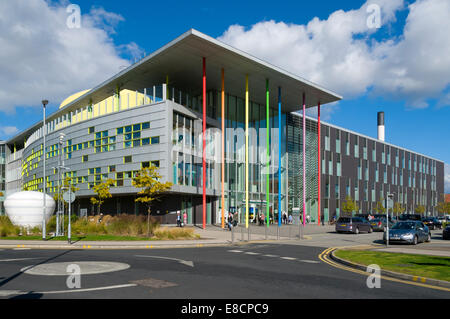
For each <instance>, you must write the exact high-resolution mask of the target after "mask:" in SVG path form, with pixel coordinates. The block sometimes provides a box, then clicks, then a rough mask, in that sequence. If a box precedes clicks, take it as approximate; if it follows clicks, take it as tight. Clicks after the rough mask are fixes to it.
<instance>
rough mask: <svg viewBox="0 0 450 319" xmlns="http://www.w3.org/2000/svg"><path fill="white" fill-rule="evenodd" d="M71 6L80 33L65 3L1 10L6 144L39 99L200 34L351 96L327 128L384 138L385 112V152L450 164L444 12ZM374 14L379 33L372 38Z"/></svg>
mask: <svg viewBox="0 0 450 319" xmlns="http://www.w3.org/2000/svg"><path fill="white" fill-rule="evenodd" d="M72 3H73V4H77V5H79V7H80V9H81V14H82V19H81V29H75V30H69V31H68V30H64V29H63V24H64V22H65V19H66V18H67V16H68V15H69V13H66V11H65V9H66V7H67V5H69V4H70V2H68V1H45V0H18V1H6V3H3V2H2V3H1V4H0V30H2V31H0V43H2V44H3V47H5V44H7V46H6V50H2V51H3V53H1V52H0V60H3V62H0V68H6V69H7V72H1V75H0V139H7V138H9V137H11V136H12V135H13V134H15V133H16V132H18V131H21V130H23V129H25V128H27V127H28V126H29V125H31V124H33V123H35V122H36V121H38V120H40V119H41V109H40V108H39V102H40V100H42V98H44V97H45V98H47V99H49V100H50V106H49V111H50V112H53V111H55V110H56V109H57V107H58V105H59V103H60V102H61V101H62V99H63V98H64V97H65V96H67V95H70V94H71V93H75V92H76V91H78V90H81V89H86V88H89V87H92V86H93V85H96V84H99V83H100V82H101V81H103V80H105V79H106V78H107V77H109V76H111V75H113V74H114V73H116V72H118V71H119V69H120V67H121V66H123V65H127V64H129V63H130V61H132V60H133V58H134V57H136V56H141V55H142V54H144V52H145V53H146V54H149V53H150V52H153V51H155V50H156V49H158V48H160V47H161V46H163V45H165V44H166V43H167V42H169V41H171V40H173V39H174V38H176V37H177V36H179V35H180V34H182V33H183V32H185V31H187V30H188V29H190V28H195V29H197V30H199V31H201V32H203V33H206V34H208V35H209V36H212V37H214V38H219V39H220V40H222V41H225V42H227V43H229V44H230V45H233V46H236V47H238V48H239V49H242V50H244V51H247V52H250V53H252V54H253V55H255V56H257V57H260V58H262V59H264V60H267V61H269V62H271V63H273V64H276V65H278V66H280V67H282V68H285V69H287V70H289V71H291V72H292V73H296V74H298V75H300V76H302V77H304V78H306V79H309V80H311V81H313V82H316V83H318V84H320V85H323V86H324V87H326V88H329V89H332V90H334V91H335V92H336V93H338V94H341V95H343V96H344V99H343V100H342V101H340V102H339V103H338V104H335V105H330V106H328V105H325V106H324V107H323V112H324V113H325V115H324V117H325V120H326V121H328V122H330V123H333V124H335V125H338V126H342V127H345V128H348V129H350V130H353V131H356V132H359V133H362V134H365V135H369V136H372V137H376V134H377V128H376V114H377V112H378V111H384V112H385V113H386V141H387V142H389V143H392V144H396V145H399V146H402V147H405V148H408V149H411V150H414V151H417V152H420V153H423V154H427V155H429V156H432V157H434V158H438V159H441V160H443V161H444V162H446V163H450V125H449V120H450V61H449V58H448V56H449V54H448V52H450V51H449V49H450V39H449V38H448V36H446V35H445V34H447V33H448V30H450V25H449V22H448V21H450V9H449V8H450V6H449V5H448V1H445V0H418V1H412V0H411V1H402V0H378V1H369V2H365V1H345V2H344V1H319V0H317V1H222V2H221V1H179V2H177V1H173V2H170V3H167V2H164V1H140V0H128V1H126V2H125V3H126V5H124V1H118V0H102V1H99V0H97V1H92V0H91V1H87V0H75V1H72ZM372 3H373V4H376V5H378V6H379V7H380V8H381V18H382V25H381V28H378V29H370V30H367V27H366V26H365V25H364V23H365V21H366V19H367V16H368V15H369V14H370V13H368V12H367V10H366V6H367V5H369V4H372ZM2 12H3V13H2ZM2 14H3V24H4V25H3V28H2ZM8 19H11V21H14V22H8ZM12 19H14V20H12ZM17 21H19V22H17ZM6 26H7V27H6ZM27 28H29V30H27ZM440 29H441V30H442V31H441V32H440ZM436 31H437V32H436ZM77 32H78V33H77ZM427 32H428V34H427ZM30 34H32V35H31V36H30ZM442 34H444V35H442ZM18 35H19V36H18ZM29 36H30V38H27V37H29ZM440 36H441V37H442V36H443V38H439V37H440ZM21 37H23V39H22V38H21ZM72 37H73V38H72ZM67 38H70V41H65V40H64V39H67ZM30 39H31V40H30ZM21 40H23V42H22V41H21ZM433 40H435V41H433ZM67 42H70V43H67ZM44 43H45V44H46V45H42V44H44ZM47 43H48V44H47ZM261 43H269V44H271V45H269V46H267V45H262V44H261ZM272 44H273V45H272ZM8 48H9V49H8ZM294 48H295V49H294ZM58 50H59V51H60V52H62V53H61V55H58V54H57V53H55V51H58ZM64 50H66V51H64ZM16 52H17V53H16ZM285 52H289V54H288V57H287V58H283V54H284V53H285ZM420 52H421V53H420ZM445 52H446V53H445ZM81 56H83V58H81ZM83 59H86V60H83ZM55 61H58V62H55ZM86 61H87V62H86ZM343 61H345V63H344V62H343ZM2 63H3V65H2ZM77 72H78V73H77ZM1 87H3V89H2V88H1ZM5 96H8V97H9V98H8V97H5ZM41 97H42V98H41ZM449 183H450V177H449ZM449 191H450V190H449Z"/></svg>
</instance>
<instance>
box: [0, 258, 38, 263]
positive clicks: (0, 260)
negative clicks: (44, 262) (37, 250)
mask: <svg viewBox="0 0 450 319" xmlns="http://www.w3.org/2000/svg"><path fill="white" fill-rule="evenodd" d="M30 259H42V258H16V259H0V262H8V261H22V260H30Z"/></svg>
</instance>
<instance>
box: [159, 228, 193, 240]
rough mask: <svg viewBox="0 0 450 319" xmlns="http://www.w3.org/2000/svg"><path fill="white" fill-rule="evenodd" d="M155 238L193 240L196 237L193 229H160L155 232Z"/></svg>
mask: <svg viewBox="0 0 450 319" xmlns="http://www.w3.org/2000/svg"><path fill="white" fill-rule="evenodd" d="M155 237H156V238H157V239H194V238H198V236H197V235H196V234H195V233H194V228H191V227H185V228H178V227H177V228H174V227H161V228H158V229H157V230H155Z"/></svg>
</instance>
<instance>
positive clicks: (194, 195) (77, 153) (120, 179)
mask: <svg viewBox="0 0 450 319" xmlns="http://www.w3.org/2000/svg"><path fill="white" fill-rule="evenodd" d="M340 99H341V96H339V95H338V94H336V93H333V92H331V91H329V90H327V89H325V88H323V87H321V86H319V85H317V84H314V83H311V82H309V81H307V80H305V79H302V78H300V77H298V76H296V75H293V74H291V73H289V72H287V71H285V70H282V69H280V68H278V67H276V66H273V65H270V64H268V63H267V62H264V61H262V60H260V59H258V58H255V57H253V56H251V55H249V54H247V53H245V52H242V51H239V50H237V49H235V48H233V47H230V46H228V45H226V44H224V43H222V42H220V41H218V40H216V39H213V38H211V37H209V36H206V35H204V34H202V33H200V32H198V31H196V30H190V31H188V32H186V33H184V34H183V35H181V36H180V37H178V38H176V39H175V40H173V41H172V42H170V43H168V44H167V45H165V46H164V47H162V48H161V49H159V50H157V51H156V52H154V53H152V54H150V55H148V56H146V57H145V58H143V59H142V60H140V61H138V62H137V63H135V64H133V65H131V66H130V67H128V68H127V69H125V70H122V71H121V72H120V73H118V74H117V75H115V76H113V77H112V78H110V79H108V80H106V81H105V82H103V83H101V84H99V85H98V86H96V87H94V88H92V89H89V90H86V91H83V92H80V93H77V94H75V95H73V96H71V97H69V98H68V99H66V100H65V101H63V103H62V104H61V107H60V109H59V110H58V111H56V112H54V113H53V114H50V115H48V116H47V119H46V122H47V125H46V128H45V132H46V134H45V135H46V147H45V149H44V145H43V135H44V134H43V132H44V128H43V124H42V121H39V122H37V123H36V124H35V125H33V126H31V127H29V128H28V129H26V130H25V131H23V132H21V133H19V134H17V135H16V136H14V137H13V138H11V139H9V140H8V141H7V142H6V143H5V146H6V150H5V151H6V152H5V153H6V154H5V157H6V172H7V174H6V195H9V194H12V193H14V192H17V191H20V190H33V191H42V190H43V182H45V186H46V190H47V192H48V193H50V194H55V193H57V192H58V190H59V188H58V184H59V181H60V178H59V177H60V176H63V177H70V178H71V181H72V183H73V184H76V187H78V188H79V190H78V191H77V193H76V195H77V200H76V202H75V204H74V205H75V210H76V211H80V209H87V210H88V212H89V213H93V212H94V207H93V206H92V205H91V203H90V200H89V199H90V197H92V196H93V195H94V192H93V190H92V188H93V187H94V186H95V185H96V184H98V183H100V182H101V181H103V180H105V179H108V178H112V179H113V180H114V181H115V185H114V187H112V189H111V193H112V194H113V198H111V199H109V200H107V201H106V202H105V204H104V205H103V206H102V211H103V213H110V214H118V213H127V214H138V213H142V212H144V211H145V208H144V207H141V206H140V205H139V204H138V203H136V202H135V198H136V193H137V189H136V188H134V187H133V186H132V184H131V181H132V178H133V177H134V176H135V175H136V174H137V171H139V170H140V169H141V168H142V167H146V166H150V165H155V166H157V167H159V172H160V174H161V175H162V180H163V181H170V182H172V183H173V184H174V185H173V187H172V188H171V190H170V192H169V193H168V194H167V195H166V196H165V197H164V198H163V199H162V200H161V201H160V202H157V203H156V204H155V205H154V206H153V208H152V211H153V212H154V214H155V215H156V216H158V218H160V219H161V221H162V222H163V223H174V222H175V216H176V215H175V214H176V212H177V211H186V212H187V215H188V223H189V224H202V225H205V224H210V223H220V222H221V217H222V213H223V212H233V213H234V212H238V213H239V214H238V215H239V218H240V219H241V222H244V221H248V218H246V216H247V217H252V216H255V215H256V214H257V213H259V212H264V213H265V214H267V212H268V213H269V215H272V216H274V217H275V219H276V218H277V216H278V212H288V213H289V214H294V215H304V216H306V215H310V216H311V220H312V221H314V222H319V218H321V219H322V220H324V221H328V219H329V218H330V217H331V216H333V215H339V214H340V207H341V205H342V201H343V200H344V199H345V197H346V195H350V196H351V197H352V198H354V199H356V200H357V201H358V203H359V207H360V210H361V213H365V212H369V211H370V210H371V209H372V208H373V207H374V204H375V203H376V202H377V201H378V200H380V199H382V198H385V197H386V195H387V193H393V194H394V195H395V198H396V199H395V200H396V201H399V202H400V203H402V204H403V205H405V206H406V207H407V209H408V210H413V209H414V207H415V205H419V204H421V205H424V206H426V210H427V212H430V213H433V212H434V211H435V208H434V207H435V205H436V204H437V200H438V198H439V196H440V194H442V193H443V184H444V183H443V175H444V174H443V169H444V163H443V162H442V161H439V160H436V159H433V158H430V157H428V156H424V155H421V154H418V153H415V152H412V151H409V150H405V149H403V148H400V147H397V146H394V145H390V144H388V143H385V142H384V141H382V140H377V139H373V138H370V137H367V136H363V135H360V134H357V133H354V132H351V131H349V130H346V129H343V128H339V127H336V126H333V125H331V124H327V123H323V122H322V123H320V116H319V119H318V120H316V119H313V118H309V117H306V116H302V115H299V114H298V112H299V111H302V112H303V113H302V114H304V112H305V110H306V109H307V108H310V107H315V106H317V105H319V114H320V107H326V104H327V103H330V102H335V101H338V100H340ZM37 120H38V119H37ZM319 128H320V129H319ZM304 141H305V142H304ZM318 141H320V143H318ZM0 154H1V152H0ZM44 156H45V158H46V178H45V181H44V180H43V174H42V173H43V158H44ZM0 158H1V157H0ZM0 164H1V162H0ZM62 166H64V167H65V169H63V168H61V167H62ZM0 167H1V166H0ZM319 171H320V174H319ZM1 176H2V175H1V170H0V178H1ZM304 177H305V178H304ZM0 182H1V179H0ZM0 185H1V183H0ZM222 208H223V209H222ZM318 212H321V213H320V214H318ZM266 216H267V215H266ZM297 220H298V219H297Z"/></svg>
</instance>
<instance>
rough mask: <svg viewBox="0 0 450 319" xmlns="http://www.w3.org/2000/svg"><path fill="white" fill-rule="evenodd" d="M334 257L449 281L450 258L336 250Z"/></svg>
mask: <svg viewBox="0 0 450 319" xmlns="http://www.w3.org/2000/svg"><path fill="white" fill-rule="evenodd" d="M335 255H336V256H338V257H340V258H342V259H346V260H349V261H352V262H355V263H358V264H361V265H367V266H368V265H370V264H377V265H379V266H380V267H381V269H383V270H390V271H394V272H399V273H404V274H408V275H413V276H420V277H426V278H433V279H438V280H446V281H450V258H449V257H436V256H425V255H413V254H398V253H387V252H378V251H366V250H338V251H336V252H335Z"/></svg>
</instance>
